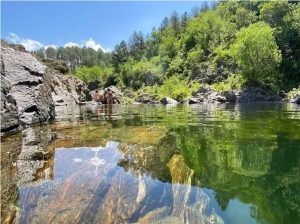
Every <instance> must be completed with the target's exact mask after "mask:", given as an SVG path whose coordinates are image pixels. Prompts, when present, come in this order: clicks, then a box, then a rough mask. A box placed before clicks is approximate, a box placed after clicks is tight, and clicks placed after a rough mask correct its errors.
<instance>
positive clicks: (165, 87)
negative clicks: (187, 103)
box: [157, 75, 191, 101]
mask: <svg viewBox="0 0 300 224" xmlns="http://www.w3.org/2000/svg"><path fill="white" fill-rule="evenodd" d="M157 93H158V95H159V97H160V98H162V97H165V96H169V97H171V98H174V99H176V100H178V101H182V100H184V99H186V98H187V97H189V96H190V95H191V90H190V88H189V87H188V83H187V81H185V80H184V79H180V78H179V77H178V76H176V75H175V76H172V77H171V78H169V79H167V80H166V81H165V82H164V83H163V84H162V85H161V86H160V87H158V90H157Z"/></svg>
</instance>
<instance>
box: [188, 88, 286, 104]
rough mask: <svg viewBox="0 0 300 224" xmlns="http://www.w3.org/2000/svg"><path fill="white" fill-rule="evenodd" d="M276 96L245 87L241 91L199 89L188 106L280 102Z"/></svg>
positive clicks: (260, 89)
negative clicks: (196, 104)
mask: <svg viewBox="0 0 300 224" xmlns="http://www.w3.org/2000/svg"><path fill="white" fill-rule="evenodd" d="M281 100H282V99H281V98H280V97H279V96H278V95H270V94H269V93H268V92H267V91H265V90H263V89H262V88H260V87H247V88H244V89H242V90H229V91H222V92H219V91H216V90H213V89H212V88H210V87H201V88H200V89H199V90H198V91H196V92H193V94H192V97H191V98H190V99H189V101H188V102H189V104H195V103H201V102H206V103H251V102H280V101H281Z"/></svg>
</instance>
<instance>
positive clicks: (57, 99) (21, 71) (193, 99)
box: [1, 42, 300, 135]
mask: <svg viewBox="0 0 300 224" xmlns="http://www.w3.org/2000/svg"><path fill="white" fill-rule="evenodd" d="M1 56H2V57H1V65H2V66H1V67H2V70H1V134H2V135H5V134H6V133H10V132H15V131H20V130H22V129H23V128H25V127H27V126H28V125H31V124H37V123H44V122H48V121H49V120H53V119H55V108H56V107H61V106H69V107H71V105H79V104H81V105H82V104H84V105H87V106H90V105H94V103H93V102H92V101H90V100H91V98H92V95H93V94H94V91H95V89H94V90H93V91H91V90H90V89H88V86H87V85H86V84H85V83H84V82H82V81H81V80H79V79H78V78H76V77H74V76H72V75H68V74H67V71H68V69H67V67H65V65H64V64H61V63H60V62H59V61H55V62H52V61H51V60H50V61H44V63H43V62H40V61H38V60H37V59H36V58H35V57H33V56H32V54H30V53H29V52H26V51H25V49H24V48H23V47H22V46H19V45H9V44H6V43H5V42H1ZM175 81H176V79H175ZM181 84H182V83H181ZM168 85H169V86H162V87H161V88H164V91H157V88H158V87H157V86H153V87H152V86H148V87H147V88H144V89H140V90H138V91H132V90H131V89H129V88H125V87H124V88H122V89H118V88H117V87H115V86H110V88H111V89H113V91H114V103H116V104H160V103H161V104H203V103H209V104H210V103H252V102H290V103H296V104H297V103H298V104H299V103H300V91H299V89H294V90H293V91H291V92H290V93H280V94H270V92H268V91H266V90H264V89H262V88H261V87H244V88H240V89H234V90H231V89H229V90H228V89H227V90H219V91H218V90H216V88H214V87H213V86H209V85H192V86H191V87H189V86H181V87H183V88H184V89H185V91H186V92H185V93H184V94H183V95H181V93H178V92H177V93H178V94H177V95H176V96H177V98H176V99H173V98H171V97H170V96H172V91H176V88H177V86H176V83H175V84H173V85H172V83H171V84H168ZM170 85H171V86H172V91H166V89H169V90H170ZM159 88H160V87H159ZM178 88H179V87H178ZM98 90H99V92H100V93H101V94H104V90H103V89H98ZM158 92H159V93H160V94H157V93H158ZM164 94H165V95H164Z"/></svg>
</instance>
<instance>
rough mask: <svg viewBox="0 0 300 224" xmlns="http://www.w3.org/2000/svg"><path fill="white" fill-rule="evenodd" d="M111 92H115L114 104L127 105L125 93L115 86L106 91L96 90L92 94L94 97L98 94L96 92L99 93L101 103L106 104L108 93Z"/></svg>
mask: <svg viewBox="0 0 300 224" xmlns="http://www.w3.org/2000/svg"><path fill="white" fill-rule="evenodd" d="M109 89H110V90H111V91H112V92H113V103H114V104H125V99H124V95H123V93H122V92H121V91H120V90H119V89H118V88H117V87H115V86H109V87H107V88H105V89H96V90H94V91H92V92H91V95H92V96H94V95H95V94H96V91H98V94H99V95H100V96H101V99H102V101H101V103H102V104H106V103H107V96H106V91H108V90H109Z"/></svg>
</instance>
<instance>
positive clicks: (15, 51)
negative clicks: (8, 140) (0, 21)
mask: <svg viewBox="0 0 300 224" xmlns="http://www.w3.org/2000/svg"><path fill="white" fill-rule="evenodd" d="M87 96H89V91H88V89H87V87H86V85H85V84H84V83H83V82H82V81H80V80H79V79H77V78H76V77H73V76H68V75H63V74H62V73H61V72H60V71H59V70H56V69H54V68H51V67H48V66H46V65H44V64H43V63H41V62H39V61H38V60H37V59H36V58H35V57H33V56H32V55H31V54H30V53H29V52H26V51H25V50H24V49H22V48H21V47H17V46H14V45H8V44H6V43H5V42H1V105H0V106H1V133H7V132H10V131H16V130H21V129H22V128H23V127H24V126H27V125H30V124H35V123H43V122H46V121H48V120H49V119H52V118H54V117H55V106H60V105H69V104H79V103H80V101H85V100H86V97H87Z"/></svg>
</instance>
